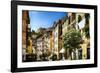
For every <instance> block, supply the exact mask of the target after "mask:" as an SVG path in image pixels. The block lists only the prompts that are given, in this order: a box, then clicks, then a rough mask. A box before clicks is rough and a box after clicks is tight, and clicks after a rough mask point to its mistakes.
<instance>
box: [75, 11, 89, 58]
mask: <svg viewBox="0 0 100 73" xmlns="http://www.w3.org/2000/svg"><path fill="white" fill-rule="evenodd" d="M88 17H89V16H86V13H76V22H77V23H76V24H77V25H78V30H80V32H81V35H82V40H83V43H82V44H80V45H81V49H82V59H89V58H90V38H87V37H86V35H85V31H84V29H85V28H87V27H88V29H89V22H90V19H89V18H88ZM87 22H88V23H87ZM87 31H88V32H89V30H87ZM88 35H89V34H88Z"/></svg>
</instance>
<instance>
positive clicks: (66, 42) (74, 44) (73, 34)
mask: <svg viewBox="0 0 100 73" xmlns="http://www.w3.org/2000/svg"><path fill="white" fill-rule="evenodd" d="M81 42H82V38H81V33H80V31H78V30H76V29H71V30H69V31H67V32H66V33H65V34H64V35H63V47H64V48H65V49H66V50H67V49H69V53H70V55H71V52H72V51H73V50H75V49H78V48H80V44H81Z"/></svg>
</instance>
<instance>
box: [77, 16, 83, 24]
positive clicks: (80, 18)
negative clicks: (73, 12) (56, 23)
mask: <svg viewBox="0 0 100 73" xmlns="http://www.w3.org/2000/svg"><path fill="white" fill-rule="evenodd" d="M81 20H82V17H81V15H78V23H79V22H80V21H81Z"/></svg>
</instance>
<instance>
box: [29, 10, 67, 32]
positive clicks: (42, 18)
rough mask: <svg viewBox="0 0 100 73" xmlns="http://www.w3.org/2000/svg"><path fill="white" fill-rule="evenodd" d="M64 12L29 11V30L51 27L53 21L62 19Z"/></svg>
mask: <svg viewBox="0 0 100 73" xmlns="http://www.w3.org/2000/svg"><path fill="white" fill-rule="evenodd" d="M66 14H67V13H66V12H50V11H49V12H48V11H32V10H31V11H29V17H30V26H31V30H35V31H36V30H37V29H39V28H40V27H42V28H48V27H52V26H53V23H54V21H57V20H59V19H61V18H63V17H64V16H65V15H66Z"/></svg>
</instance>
